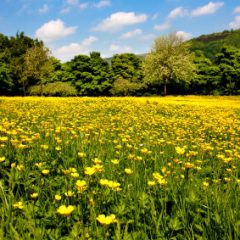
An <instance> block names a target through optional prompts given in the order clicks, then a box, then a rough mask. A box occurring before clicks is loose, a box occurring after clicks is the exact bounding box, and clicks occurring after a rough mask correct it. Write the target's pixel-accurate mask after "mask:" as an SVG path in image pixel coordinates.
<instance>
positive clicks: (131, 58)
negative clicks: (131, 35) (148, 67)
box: [110, 53, 144, 96]
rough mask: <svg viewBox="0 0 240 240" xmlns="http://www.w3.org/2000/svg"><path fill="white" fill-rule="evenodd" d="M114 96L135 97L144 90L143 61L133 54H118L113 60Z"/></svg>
mask: <svg viewBox="0 0 240 240" xmlns="http://www.w3.org/2000/svg"><path fill="white" fill-rule="evenodd" d="M111 63H112V70H113V80H114V83H113V85H112V89H111V91H110V92H111V93H112V94H113V95H124V96H126V95H133V94H136V93H137V92H138V91H140V90H141V89H143V87H144V84H143V81H142V80H143V72H142V59H141V58H140V57H138V56H137V55H135V54H133V53H122V54H116V55H114V56H113V58H112V61H111Z"/></svg>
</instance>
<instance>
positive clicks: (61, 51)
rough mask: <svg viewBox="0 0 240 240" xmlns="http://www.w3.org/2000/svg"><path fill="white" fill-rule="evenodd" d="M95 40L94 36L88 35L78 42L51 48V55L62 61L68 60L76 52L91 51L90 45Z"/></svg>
mask: <svg viewBox="0 0 240 240" xmlns="http://www.w3.org/2000/svg"><path fill="white" fill-rule="evenodd" d="M97 40H98V39H97V38H96V37H94V36H90V37H88V38H86V39H84V40H83V41H82V42H80V43H70V44H69V45H66V46H63V47H60V48H58V49H55V50H53V55H54V56H55V57H57V58H58V59H60V60H61V61H62V62H66V61H69V60H71V59H72V58H73V57H74V56H76V55H78V54H85V55H87V54H89V52H91V51H92V50H91V45H92V44H93V43H94V42H95V41H97Z"/></svg>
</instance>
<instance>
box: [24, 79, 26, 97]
mask: <svg viewBox="0 0 240 240" xmlns="http://www.w3.org/2000/svg"><path fill="white" fill-rule="evenodd" d="M23 96H24V97H25V96H26V87H25V84H24V81H23Z"/></svg>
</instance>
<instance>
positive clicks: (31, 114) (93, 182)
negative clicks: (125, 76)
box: [0, 96, 240, 240]
mask: <svg viewBox="0 0 240 240" xmlns="http://www.w3.org/2000/svg"><path fill="white" fill-rule="evenodd" d="M239 167H240V97H194V96H186V97H165V98H157V97H156V98H155V97H152V98H130V97H129V98H128V97H126V98H87V97H86V98H40V97H39V98H38V97H25V98H20V97H13V98H7V97H1V98H0V239H4V240H5V239H7V240H8V239H9V240H14V239H16V240H20V239H24V240H28V239H29V240H30V239H31V240H32V239H36V240H40V239H47V240H48V239H49V240H61V239H64V240H70V239H84V240H106V239H114V240H135V239H136V240H145V239H146V240H147V239H158V240H160V239H161V240H163V239H171V240H178V239H179V240H180V239H182V240H187V239H192V240H195V239H196V240H200V239H202V240H205V239H216V240H219V239H227V240H233V239H240V198H239V194H240V172H239Z"/></svg>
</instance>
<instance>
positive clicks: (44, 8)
mask: <svg viewBox="0 0 240 240" xmlns="http://www.w3.org/2000/svg"><path fill="white" fill-rule="evenodd" d="M48 10H49V7H48V5H47V4H44V5H43V6H42V7H41V8H39V9H38V12H39V13H47V12H48Z"/></svg>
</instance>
